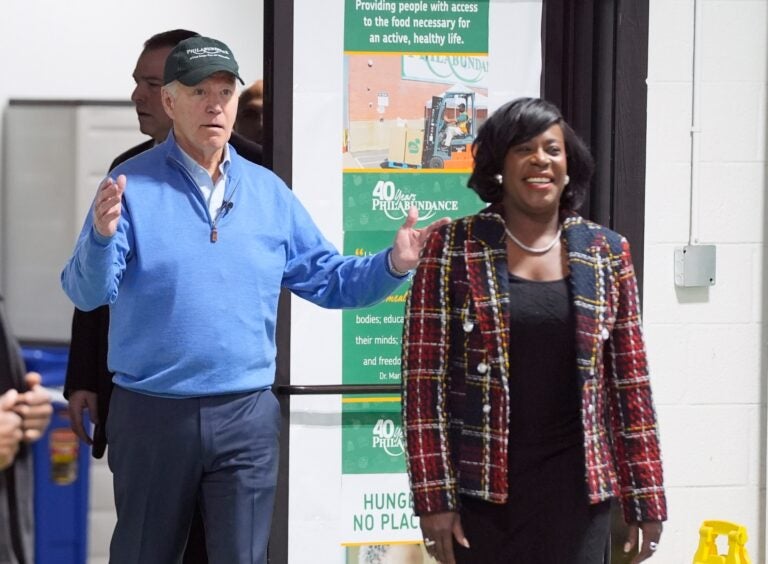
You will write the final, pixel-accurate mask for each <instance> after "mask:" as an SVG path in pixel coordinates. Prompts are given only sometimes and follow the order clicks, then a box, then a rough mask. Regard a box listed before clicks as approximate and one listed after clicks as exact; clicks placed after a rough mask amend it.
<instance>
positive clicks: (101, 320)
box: [64, 29, 262, 563]
mask: <svg viewBox="0 0 768 564" xmlns="http://www.w3.org/2000/svg"><path fill="white" fill-rule="evenodd" d="M197 35H199V34H197V33H195V32H193V31H188V30H184V29H175V30H171V31H166V32H162V33H158V34H156V35H153V36H152V37H150V38H149V39H148V40H147V41H146V42H145V43H144V48H143V50H142V52H141V55H139V59H138V61H137V62H136V68H135V69H134V71H133V79H134V82H135V83H136V87H135V88H134V90H133V93H132V94H131V101H132V102H133V104H134V105H135V106H136V115H137V117H138V119H139V129H140V130H141V132H142V133H144V134H146V135H149V137H150V138H149V139H148V140H147V141H145V142H144V143H141V144H139V145H136V146H135V147H132V148H131V149H128V150H127V151H125V152H124V153H122V154H121V155H119V156H118V157H117V158H116V159H115V160H114V161H113V162H112V164H111V165H110V167H109V170H112V169H114V168H115V167H116V166H117V165H119V164H121V163H122V162H124V161H127V160H128V159H130V158H131V157H134V156H136V155H138V154H140V153H143V152H144V151H146V150H148V149H150V148H152V147H153V146H155V145H156V144H158V143H162V142H163V141H164V140H165V138H166V137H167V136H168V132H169V131H170V129H171V125H172V123H171V119H170V118H169V117H168V115H167V114H166V113H165V110H164V109H163V105H162V102H161V98H160V88H161V87H162V85H163V69H164V66H165V60H166V58H167V57H168V54H169V53H170V52H171V50H172V49H173V48H174V47H175V46H176V45H177V44H178V43H179V42H180V41H182V40H184V39H187V38H189V37H194V36H197ZM229 142H230V144H231V145H232V146H233V147H234V148H235V150H236V151H237V153H238V154H239V155H241V156H242V157H244V158H246V159H248V160H249V161H252V162H254V163H257V164H261V162H262V150H261V145H259V144H257V143H254V142H253V141H250V140H248V139H246V138H245V137H243V136H241V135H239V134H238V133H236V132H232V136H231V138H230V140H229ZM108 333H109V307H108V306H102V307H99V308H97V309H95V310H93V311H89V312H84V311H81V310H79V309H75V312H74V316H73V318H72V337H71V345H70V352H69V363H68V365H67V376H66V383H65V389H64V395H65V396H66V397H67V399H68V400H69V414H70V419H71V424H72V429H73V430H74V432H75V433H76V434H77V435H78V436H79V437H80V438H81V439H82V440H84V441H85V442H86V443H88V444H90V445H92V447H93V449H92V452H93V456H94V457H95V458H101V457H102V456H103V454H104V449H105V448H106V444H107V439H106V435H105V432H104V429H105V426H106V420H107V415H108V412H109V400H110V397H111V395H112V387H113V385H112V373H111V372H110V371H109V368H108V367H107V336H108ZM86 409H87V410H88V412H89V416H90V419H91V421H92V422H93V423H94V424H95V428H94V433H93V437H91V436H90V435H89V433H88V431H87V428H86V427H87V426H86V424H85V422H84V417H83V413H84V411H85V410H86ZM184 561H185V562H186V563H191V562H205V561H206V557H205V542H204V538H203V530H202V523H201V522H200V520H199V519H197V518H196V519H195V522H194V524H193V527H192V531H191V532H190V538H189V543H188V545H187V552H186V554H185V560H184Z"/></svg>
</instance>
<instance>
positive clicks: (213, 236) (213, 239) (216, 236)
mask: <svg viewBox="0 0 768 564" xmlns="http://www.w3.org/2000/svg"><path fill="white" fill-rule="evenodd" d="M218 240H219V231H218V229H216V226H215V225H213V226H212V227H211V243H215V242H216V241H218Z"/></svg>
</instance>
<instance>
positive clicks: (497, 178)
mask: <svg viewBox="0 0 768 564" xmlns="http://www.w3.org/2000/svg"><path fill="white" fill-rule="evenodd" d="M493 179H494V180H495V181H496V184H498V185H501V184H502V182H504V177H503V176H502V175H500V174H494V175H493Z"/></svg>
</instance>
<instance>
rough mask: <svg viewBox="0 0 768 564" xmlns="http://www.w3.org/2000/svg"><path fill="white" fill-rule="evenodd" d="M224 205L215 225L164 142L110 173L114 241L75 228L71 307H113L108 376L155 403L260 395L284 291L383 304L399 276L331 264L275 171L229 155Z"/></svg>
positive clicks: (68, 272) (383, 269)
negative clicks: (155, 398)
mask: <svg viewBox="0 0 768 564" xmlns="http://www.w3.org/2000/svg"><path fill="white" fill-rule="evenodd" d="M229 151H230V155H231V159H232V162H231V165H230V167H229V170H228V172H227V183H226V194H225V201H229V202H232V204H233V206H232V207H231V208H230V209H229V210H228V211H226V212H222V213H221V215H220V217H219V219H218V221H217V222H216V228H217V231H218V238H217V241H216V242H215V243H213V242H211V230H212V227H213V223H214V218H212V217H211V215H210V213H209V212H208V209H207V206H206V204H205V201H204V199H203V196H202V194H201V192H200V190H199V188H198V187H197V185H196V184H195V183H194V181H193V180H192V178H191V177H190V175H189V173H188V172H187V171H186V169H185V168H184V166H183V165H182V159H181V152H180V149H179V147H178V146H177V145H176V143H175V141H174V139H173V136H172V135H171V136H169V138H168V140H166V142H164V143H162V144H161V145H158V146H157V147H155V148H153V149H151V150H149V151H146V152H144V153H142V154H140V155H138V156H136V157H134V158H132V159H130V160H128V161H126V162H125V163H123V164H122V165H120V166H119V167H117V168H116V169H115V170H114V171H112V173H111V174H112V176H113V177H114V178H116V177H117V176H118V175H120V174H124V175H126V177H127V184H126V189H125V193H124V196H123V212H122V217H121V218H120V221H119V225H118V229H117V233H116V234H115V235H114V236H112V237H102V236H101V235H99V234H98V233H97V232H96V230H95V229H94V227H93V222H92V215H91V214H90V213H89V214H88V217H87V218H86V220H85V224H84V225H83V229H82V231H81V233H80V237H79V239H78V241H77V244H76V246H75V250H74V252H73V254H72V257H71V258H70V259H69V261H68V262H67V264H66V266H65V267H64V271H63V272H62V275H61V280H62V286H63V288H64V291H65V292H66V293H67V295H68V296H69V297H70V299H71V300H72V301H73V302H74V304H75V305H76V306H77V307H78V308H80V309H82V310H86V311H88V310H91V309H94V308H96V307H98V306H100V305H103V304H110V316H111V322H110V328H109V359H108V362H109V368H110V370H112V371H114V372H115V378H114V381H115V383H116V384H117V385H119V386H121V387H123V388H127V389H129V390H134V391H136V392H141V393H145V394H151V395H159V396H170V397H173V396H180V397H190V396H207V395H217V394H228V393H237V392H246V391H252V390H257V389H261V388H265V387H268V386H270V385H271V384H272V382H273V379H274V373H275V352H276V348H275V323H276V319H277V301H278V296H279V293H280V288H281V287H286V288H288V289H290V290H291V291H292V292H293V293H294V294H296V295H298V296H300V297H302V298H305V299H307V300H309V301H311V302H313V303H315V304H317V305H320V306H322V307H327V308H345V307H362V306H367V305H371V304H373V303H376V302H377V301H380V300H381V299H383V298H384V297H386V296H387V295H389V294H390V293H391V292H392V291H393V290H394V289H396V288H397V287H398V286H399V285H400V284H401V283H402V279H400V278H397V277H395V276H392V275H391V274H390V273H389V271H388V269H387V266H386V261H387V258H386V253H387V252H388V251H389V250H385V251H382V252H380V253H378V254H376V255H373V256H369V257H364V258H359V257H348V256H342V255H340V254H339V253H338V251H337V250H336V249H335V248H334V247H333V245H331V243H330V242H328V241H327V240H326V239H325V237H323V235H322V234H321V233H320V231H319V230H318V228H317V227H316V226H315V224H314V222H313V221H312V219H311V218H310V216H309V214H308V213H307V211H306V210H305V209H304V207H303V206H302V205H301V204H300V203H299V201H298V199H297V198H296V197H295V196H294V194H293V193H292V192H291V191H290V190H289V189H288V188H287V187H286V186H285V184H284V183H283V182H282V181H281V180H280V179H279V178H278V177H277V176H275V175H274V174H273V173H271V172H270V171H268V170H266V169H265V168H263V167H260V166H258V165H255V164H252V163H250V162H248V161H246V160H245V159H243V158H242V157H240V156H238V155H237V153H236V152H235V150H234V149H233V148H232V147H231V146H230V147H229Z"/></svg>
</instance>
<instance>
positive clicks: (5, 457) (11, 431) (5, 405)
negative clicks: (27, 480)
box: [0, 389, 24, 470]
mask: <svg viewBox="0 0 768 564" xmlns="http://www.w3.org/2000/svg"><path fill="white" fill-rule="evenodd" d="M18 396H19V393H18V392H17V391H16V390H13V389H11V390H8V391H7V392H5V393H4V394H3V395H2V396H0V470H5V469H6V468H8V467H9V466H10V465H11V464H13V460H14V458H15V457H16V453H17V452H18V450H19V442H20V441H21V439H22V437H23V436H24V434H23V433H22V431H21V417H19V415H18V413H16V412H14V411H13V408H14V406H15V405H16V401H17V399H18Z"/></svg>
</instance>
